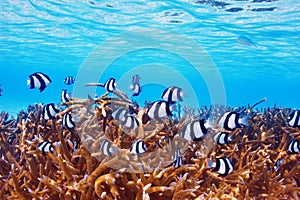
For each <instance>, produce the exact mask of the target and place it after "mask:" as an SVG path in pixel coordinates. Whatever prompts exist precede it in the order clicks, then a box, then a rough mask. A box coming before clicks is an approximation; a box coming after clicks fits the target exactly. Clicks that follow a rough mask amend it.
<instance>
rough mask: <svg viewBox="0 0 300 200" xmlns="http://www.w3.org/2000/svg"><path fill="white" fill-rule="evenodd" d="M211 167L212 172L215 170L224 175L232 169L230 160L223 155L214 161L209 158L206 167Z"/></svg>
mask: <svg viewBox="0 0 300 200" xmlns="http://www.w3.org/2000/svg"><path fill="white" fill-rule="evenodd" d="M211 167H213V168H214V169H213V171H214V172H217V173H219V174H221V175H224V176H226V175H228V174H230V173H231V172H232V171H233V164H232V161H231V160H229V159H228V158H225V157H221V158H216V162H212V161H211V160H209V161H208V168H211Z"/></svg>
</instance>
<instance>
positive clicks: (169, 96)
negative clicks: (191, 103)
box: [161, 86, 183, 102]
mask: <svg viewBox="0 0 300 200" xmlns="http://www.w3.org/2000/svg"><path fill="white" fill-rule="evenodd" d="M182 97H183V92H182V89H181V88H179V87H175V86H172V87H168V88H167V89H165V90H164V92H163V94H162V95H161V98H163V99H164V100H165V101H168V102H175V101H183V100H182Z"/></svg>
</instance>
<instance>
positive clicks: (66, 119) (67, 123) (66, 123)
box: [62, 113, 75, 129]
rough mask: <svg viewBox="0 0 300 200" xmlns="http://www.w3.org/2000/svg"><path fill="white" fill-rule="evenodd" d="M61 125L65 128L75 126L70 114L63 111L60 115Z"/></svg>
mask: <svg viewBox="0 0 300 200" xmlns="http://www.w3.org/2000/svg"><path fill="white" fill-rule="evenodd" d="M62 125H63V127H65V128H67V129H73V128H74V127H75V122H74V121H73V119H72V115H71V114H69V113H65V114H64V115H63V117H62Z"/></svg>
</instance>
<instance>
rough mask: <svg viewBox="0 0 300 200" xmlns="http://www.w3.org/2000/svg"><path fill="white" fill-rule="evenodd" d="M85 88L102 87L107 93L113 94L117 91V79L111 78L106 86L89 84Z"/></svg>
mask: <svg viewBox="0 0 300 200" xmlns="http://www.w3.org/2000/svg"><path fill="white" fill-rule="evenodd" d="M85 86H100V87H104V89H105V90H106V91H107V92H113V91H114V90H115V89H116V86H117V83H116V79H114V78H110V79H108V80H107V81H106V82H105V83H104V84H102V83H87V84H85Z"/></svg>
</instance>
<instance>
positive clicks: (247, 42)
mask: <svg viewBox="0 0 300 200" xmlns="http://www.w3.org/2000/svg"><path fill="white" fill-rule="evenodd" d="M237 42H238V43H239V44H241V45H245V46H255V47H256V44H254V42H252V41H251V39H250V38H248V37H246V36H239V37H238V38H237Z"/></svg>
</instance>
